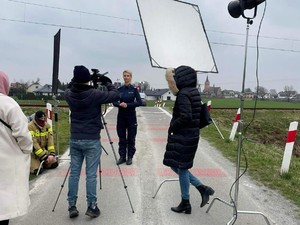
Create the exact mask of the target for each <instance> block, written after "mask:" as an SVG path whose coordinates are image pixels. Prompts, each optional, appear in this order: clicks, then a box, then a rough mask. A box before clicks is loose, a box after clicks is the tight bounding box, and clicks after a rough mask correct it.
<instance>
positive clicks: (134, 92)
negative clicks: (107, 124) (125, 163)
mask: <svg viewBox="0 0 300 225" xmlns="http://www.w3.org/2000/svg"><path fill="white" fill-rule="evenodd" d="M118 91H119V93H120V101H118V102H114V103H113V105H114V106H116V107H119V106H120V103H121V102H125V103H127V108H123V107H119V112H118V117H117V133H118V136H119V154H120V158H122V159H126V152H127V158H128V159H132V157H133V155H134V153H135V151H136V149H135V137H136V134H137V118H136V111H135V108H136V107H138V106H141V105H142V100H141V97H140V93H139V92H138V89H137V88H136V87H134V86H133V85H131V84H129V85H127V86H126V85H123V86H121V87H120V88H119V89H118ZM126 150H127V151H126Z"/></svg>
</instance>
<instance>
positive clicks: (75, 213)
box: [68, 206, 79, 218]
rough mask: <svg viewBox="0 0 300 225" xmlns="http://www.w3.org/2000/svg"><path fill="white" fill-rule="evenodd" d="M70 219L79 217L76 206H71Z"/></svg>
mask: <svg viewBox="0 0 300 225" xmlns="http://www.w3.org/2000/svg"><path fill="white" fill-rule="evenodd" d="M68 211H69V217H70V218H74V217H77V216H78V215H79V212H78V210H77V208H76V206H71V207H70V208H69V209H68Z"/></svg>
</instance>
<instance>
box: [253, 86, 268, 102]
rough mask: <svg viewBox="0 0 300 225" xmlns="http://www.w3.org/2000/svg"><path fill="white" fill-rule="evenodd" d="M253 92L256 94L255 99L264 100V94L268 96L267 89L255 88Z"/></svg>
mask: <svg viewBox="0 0 300 225" xmlns="http://www.w3.org/2000/svg"><path fill="white" fill-rule="evenodd" d="M255 91H256V93H257V97H258V98H261V99H264V98H265V97H266V94H268V89H267V88H265V87H261V86H259V87H258V88H257V87H256V88H255Z"/></svg>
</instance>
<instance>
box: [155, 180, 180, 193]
mask: <svg viewBox="0 0 300 225" xmlns="http://www.w3.org/2000/svg"><path fill="white" fill-rule="evenodd" d="M169 181H179V179H178V178H176V179H165V180H163V181H162V182H161V183H160V185H159V186H158V188H157V190H156V192H155V194H154V196H153V197H152V198H155V197H156V195H157V193H158V191H159V189H160V188H161V186H162V185H163V184H164V183H165V182H169Z"/></svg>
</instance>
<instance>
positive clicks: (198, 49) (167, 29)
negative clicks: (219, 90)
mask: <svg viewBox="0 0 300 225" xmlns="http://www.w3.org/2000/svg"><path fill="white" fill-rule="evenodd" d="M136 2H137V6H138V10H139V14H140V19H141V23H142V26H143V31H144V36H145V40H146V44H147V48H148V53H149V58H150V61H151V65H152V67H158V68H169V67H172V68H176V67H178V66H180V65H187V66H191V67H193V68H194V69H195V70H196V71H199V72H210V73H217V72H218V70H217V67H216V64H215V60H214V57H213V54H212V51H211V47H210V45H209V42H208V38H207V35H206V32H205V28H204V24H203V22H202V18H201V15H200V10H199V7H198V6H197V5H194V4H190V3H186V2H181V1H177V0H136Z"/></svg>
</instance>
